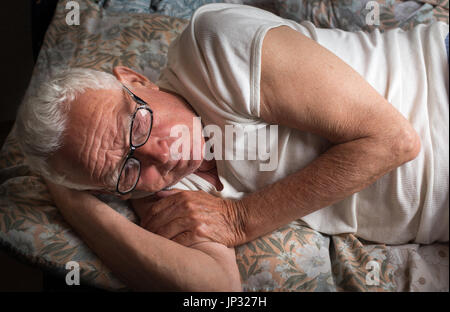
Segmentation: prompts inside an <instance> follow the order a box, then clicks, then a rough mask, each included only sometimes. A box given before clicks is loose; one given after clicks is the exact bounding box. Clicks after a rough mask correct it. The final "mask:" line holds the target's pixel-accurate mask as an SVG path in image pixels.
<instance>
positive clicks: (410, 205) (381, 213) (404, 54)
mask: <svg viewBox="0 0 450 312" xmlns="http://www.w3.org/2000/svg"><path fill="white" fill-rule="evenodd" d="M281 25H286V26H289V27H291V28H292V29H294V30H296V31H299V32H301V33H302V34H303V35H306V36H308V37H309V38H311V39H313V40H315V41H316V42H318V43H319V44H320V45H322V46H323V47H325V48H327V49H329V50H330V51H331V52H333V53H334V54H335V55H337V56H338V57H340V58H341V59H342V60H343V61H344V62H346V63H347V64H348V65H350V66H351V67H352V68H353V69H355V70H356V71H357V72H358V73H359V74H361V75H362V76H363V77H364V78H365V79H366V80H367V82H368V83H369V84H371V85H372V86H373V87H374V88H375V89H376V90H377V91H378V92H379V93H380V94H381V95H383V96H384V97H385V98H386V99H387V100H388V101H389V102H390V103H392V105H394V106H395V107H396V108H397V109H398V110H399V111H400V112H401V113H402V114H403V115H404V116H405V117H406V118H407V119H408V120H409V121H410V122H411V124H412V125H413V127H414V128H415V129H416V131H417V132H418V133H419V135H420V137H421V143H422V149H421V152H420V154H419V155H418V157H417V158H416V159H414V160H413V161H411V162H408V163H406V164H404V165H403V166H401V167H399V168H397V169H395V170H394V171H392V172H391V173H389V174H387V175H385V176H384V177H382V178H380V179H379V180H377V181H376V182H375V183H374V184H372V185H371V186H369V187H367V188H366V189H364V190H362V191H360V192H358V193H356V194H354V195H352V196H349V197H348V198H346V199H344V200H342V201H340V202H338V203H335V204H334V205H332V206H329V207H325V208H323V209H320V210H319V211H316V212H314V213H312V214H310V215H308V216H305V217H303V218H302V220H303V221H304V222H306V223H307V224H308V225H309V226H310V227H311V228H313V229H315V230H317V231H320V232H322V233H326V234H340V233H355V234H356V235H357V236H359V237H361V238H363V239H366V240H369V241H374V242H381V243H387V244H402V243H407V242H412V241H414V242H417V243H431V242H433V241H448V236H449V234H448V233H449V232H448V229H449V214H448V210H449V175H448V172H449V168H448V163H449V143H448V139H449V100H448V79H449V78H448V63H447V52H446V48H445V43H444V40H445V37H446V35H447V33H448V26H447V25H446V24H445V23H435V24H432V25H430V26H426V25H419V26H417V27H415V28H414V29H413V30H412V31H408V32H406V31H403V30H400V29H394V30H390V31H386V32H385V33H380V32H379V31H378V30H375V31H374V32H372V33H370V34H368V33H364V32H355V33H351V32H345V31H342V30H338V29H332V30H330V29H319V28H316V27H315V26H314V25H313V24H312V23H310V22H307V21H305V22H302V23H301V24H298V23H296V22H293V21H290V20H286V19H283V18H280V17H279V16H276V15H274V14H272V13H270V12H267V11H263V10H260V9H257V8H254V7H250V6H241V5H233V4H210V5H205V6H203V7H201V8H199V9H198V10H197V11H196V12H195V14H194V15H193V17H192V19H191V22H190V24H189V25H188V26H187V28H186V29H185V30H184V31H183V33H182V34H181V35H180V36H179V37H178V38H177V39H175V41H174V42H173V43H172V45H171V46H170V49H169V54H168V64H167V67H166V68H165V69H164V70H163V72H162V74H161V77H160V80H159V81H158V85H159V86H160V87H162V88H166V89H169V90H171V91H174V92H176V93H178V94H180V95H182V96H183V97H184V98H185V99H186V100H187V101H188V102H189V104H190V105H191V106H192V107H193V108H194V110H195V111H196V112H197V114H198V115H199V116H201V120H202V123H203V125H204V126H207V125H217V126H219V127H220V129H221V130H222V131H223V134H225V125H235V126H241V127H242V126H246V128H245V129H246V131H247V133H250V134H251V133H252V132H253V134H255V133H257V131H258V129H260V130H261V129H268V128H269V125H268V124H267V123H265V122H264V121H262V120H261V119H260V116H259V95H260V90H259V83H260V70H261V47H262V42H263V38H264V36H265V34H266V33H267V31H268V30H270V29H271V28H274V27H277V26H281ZM317 66H320V64H317ZM269 133H270V131H269V130H268V132H267V138H266V139H267V142H270V151H271V154H270V157H271V159H275V158H276V157H277V158H278V163H276V168H275V170H271V171H261V170H260V169H261V166H262V165H264V164H265V165H266V166H267V165H269V163H268V161H262V160H249V158H250V157H248V156H246V157H245V159H244V160H224V158H225V157H222V160H217V162H216V163H217V170H218V174H219V178H220V181H221V182H222V184H223V185H224V188H223V190H222V191H220V192H219V191H217V190H216V189H215V188H214V187H213V186H212V185H211V184H210V183H208V182H207V181H206V180H204V179H202V178H200V177H198V176H197V175H195V174H192V175H190V176H188V177H185V178H184V179H183V180H182V181H180V182H179V183H178V184H177V185H175V187H176V188H181V189H190V190H204V191H206V192H209V193H212V194H215V195H217V196H221V197H223V198H234V199H239V198H241V197H243V196H245V194H248V193H252V192H254V191H256V190H258V189H260V188H262V187H264V186H266V185H268V184H272V183H274V182H276V181H278V180H280V179H282V178H284V177H286V176H287V175H289V174H290V173H293V172H296V171H298V170H299V169H301V168H303V167H305V166H307V165H308V164H309V163H310V162H311V161H312V160H314V159H315V158H316V157H318V156H319V155H320V154H321V153H322V152H324V151H325V150H326V149H327V148H328V147H329V146H330V144H329V142H328V141H327V140H325V139H324V138H321V137H318V136H316V135H313V134H311V133H306V132H301V131H298V130H296V129H291V128H287V127H283V126H279V127H278V136H277V140H276V139H274V138H271V139H270V136H269ZM246 142H248V141H245V138H244V137H243V136H239V137H237V138H236V143H237V144H236V150H241V151H245V152H246V153H247V152H248V151H254V149H255V146H251V144H250V145H248V144H246ZM224 150H225V147H224ZM244 155H247V154H244ZM234 159H236V157H235V158H234ZM273 209H277V208H276V207H273Z"/></svg>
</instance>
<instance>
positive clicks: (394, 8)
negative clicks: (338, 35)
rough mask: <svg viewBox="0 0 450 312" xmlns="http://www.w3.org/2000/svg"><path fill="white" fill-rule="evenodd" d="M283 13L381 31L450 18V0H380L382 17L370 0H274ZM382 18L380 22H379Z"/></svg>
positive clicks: (332, 25)
mask: <svg viewBox="0 0 450 312" xmlns="http://www.w3.org/2000/svg"><path fill="white" fill-rule="evenodd" d="M275 1H276V7H277V10H278V13H279V15H280V16H281V17H284V18H289V19H292V20H295V21H297V22H301V21H304V20H309V21H312V22H313V23H314V24H315V25H316V26H319V27H322V28H340V29H343V30H347V31H358V30H363V31H372V30H374V29H380V31H383V30H386V29H391V28H395V27H400V28H402V29H405V30H407V29H411V28H412V27H414V26H416V25H417V24H421V23H430V22H432V21H444V22H446V23H448V19H449V1H448V0H419V1H402V0H377V1H376V2H377V3H378V6H377V9H378V13H379V21H377V19H376V18H375V16H374V15H370V14H369V13H375V12H376V11H375V6H374V5H373V2H374V1H370V0H275ZM378 22H379V23H378Z"/></svg>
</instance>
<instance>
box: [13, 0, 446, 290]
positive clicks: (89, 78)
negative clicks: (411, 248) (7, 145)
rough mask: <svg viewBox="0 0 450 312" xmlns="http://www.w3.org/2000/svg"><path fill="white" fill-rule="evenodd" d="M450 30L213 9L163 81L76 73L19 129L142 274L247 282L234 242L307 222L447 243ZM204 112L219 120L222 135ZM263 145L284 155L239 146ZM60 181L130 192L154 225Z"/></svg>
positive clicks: (381, 237)
mask: <svg viewBox="0 0 450 312" xmlns="http://www.w3.org/2000/svg"><path fill="white" fill-rule="evenodd" d="M447 33H448V28H447V26H446V25H444V24H440V23H438V24H434V25H431V26H423V25H422V26H419V27H416V28H415V29H414V30H413V31H411V32H404V31H401V30H399V29H397V30H393V31H390V32H387V33H385V34H380V33H379V32H374V33H372V34H364V33H347V32H343V31H339V30H321V29H317V28H315V27H314V26H313V25H312V24H311V23H307V22H306V23H302V24H297V23H294V22H292V21H288V20H284V19H281V18H279V17H277V16H275V15H273V14H271V13H268V12H265V11H262V10H258V9H255V8H251V7H247V6H237V5H225V4H215V5H207V6H204V7H202V8H200V9H199V10H197V11H196V13H195V14H194V16H193V17H192V20H191V22H190V24H189V26H188V27H187V28H186V30H185V31H184V32H183V33H182V34H181V35H180V36H179V37H178V38H177V39H176V40H175V42H174V43H173V44H172V46H171V48H170V50H169V60H168V65H167V67H166V69H165V70H164V71H163V73H162V76H161V78H160V81H158V83H157V84H154V83H152V82H151V81H149V80H148V79H147V78H146V77H144V76H142V75H141V74H139V73H137V72H135V71H133V70H131V69H129V68H126V67H116V68H114V70H113V75H109V74H106V73H101V72H96V71H91V70H87V69H73V70H71V71H68V72H64V73H62V74H61V75H59V76H58V77H56V78H55V79H53V80H52V81H50V82H49V83H47V84H46V85H45V86H43V87H42V88H41V90H40V94H39V95H38V96H37V97H36V98H33V99H31V100H30V101H26V102H25V103H24V105H23V106H22V108H21V110H20V113H19V118H18V131H19V135H20V137H21V138H22V146H23V149H24V153H25V154H26V156H27V160H28V161H29V163H30V166H32V167H33V168H35V169H36V170H37V171H38V172H40V173H41V174H42V175H43V176H44V177H45V178H46V179H47V181H48V184H49V187H50V190H51V193H52V196H53V197H54V199H55V202H56V204H57V206H58V207H59V209H60V210H61V212H62V214H63V215H64V216H65V217H66V218H67V220H68V221H69V222H70V223H71V224H72V225H73V226H74V227H75V229H76V230H77V231H78V232H79V233H80V235H81V236H82V237H83V238H84V239H85V241H86V242H87V244H88V245H89V246H90V247H91V248H92V249H93V250H94V251H95V252H96V253H97V254H98V255H99V256H100V257H101V258H102V259H103V260H104V261H105V263H106V264H107V265H108V266H110V268H111V269H112V270H113V271H114V272H115V273H116V274H117V275H118V276H119V277H121V278H123V280H124V281H125V282H126V283H128V284H129V285H131V286H132V287H135V288H138V289H155V288H159V289H188V290H214V289H216V290H223V289H232V290H237V289H240V280H239V274H238V271H237V269H236V264H235V258H234V253H233V248H232V247H233V246H236V245H239V244H242V243H245V242H247V241H250V240H253V239H255V238H257V237H259V236H261V235H263V234H265V233H268V232H270V231H273V230H275V229H276V228H278V227H280V226H282V225H284V224H286V223H289V222H290V221H292V220H296V219H300V218H301V219H302V220H303V221H304V222H305V223H306V224H308V225H309V226H310V227H312V228H313V229H316V230H318V231H321V232H323V233H327V234H338V233H348V232H351V233H355V234H356V235H358V236H359V237H362V238H364V239H367V240H371V241H378V242H383V243H407V242H409V241H415V242H418V243H431V242H433V241H448V144H447V142H448V63H447V59H448V54H447V53H446V50H445V44H444V39H445V36H446V35H447ZM363 77H364V78H363ZM197 117H201V119H199V118H197ZM200 122H201V126H203V127H204V128H203V130H206V129H207V128H208V127H210V128H209V129H210V130H211V129H213V130H214V129H215V130H221V131H219V132H218V131H215V132H214V131H210V132H214V135H212V136H211V135H210V136H209V137H208V136H207V137H208V138H209V141H208V140H207V139H205V136H203V135H202V133H201V131H198V129H200V128H201V126H200ZM269 125H276V126H277V127H276V128H271V127H269ZM228 126H233V127H235V128H245V129H246V132H245V135H233V136H232V137H233V139H235V140H236V142H235V143H236V145H235V146H233V145H227V144H228V143H227V142H223V140H219V138H218V137H219V136H220V135H219V134H223V133H225V134H226V133H227V127H228ZM211 127H212V128H211ZM214 127H215V128H214ZM174 129H178V130H180V129H181V130H183V129H184V130H183V131H181V132H180V131H178V132H177V131H174ZM261 129H263V130H266V129H267V130H269V132H270V135H266V136H264V137H263V139H260V137H259V136H260V135H262V133H264V132H265V131H260V130H261ZM204 132H205V134H207V133H206V132H207V131H204ZM174 133H178V134H180V133H181V134H182V135H181V136H180V135H174ZM236 133H239V132H238V131H236V132H235V134H236ZM274 133H275V134H276V135H273V134H274ZM183 134H187V135H183ZM235 136H236V138H235ZM36 138H39V140H36ZM251 138H253V139H251ZM255 138H257V141H258V144H256V143H255V142H251V141H252V140H253V141H254V140H255ZM229 139H230V138H227V137H226V135H225V139H224V140H225V141H227V140H229ZM212 141H214V142H215V144H210V143H211V142H212ZM267 144H268V146H267ZM260 145H261V146H262V147H264V148H269V150H270V156H271V157H272V156H273V157H276V163H275V164H276V166H266V167H262V166H261V165H264V164H266V165H267V161H268V160H267V159H261V158H258V157H257V158H256V159H254V158H252V159H233V158H231V159H230V158H227V157H226V155H227V153H228V152H230V149H231V150H232V152H239V151H240V152H243V153H242V155H249V154H251V152H252V151H253V152H254V151H255V149H259V148H260ZM230 146H231V147H230ZM196 147H197V148H196ZM198 148H200V149H201V150H203V151H206V152H208V151H210V152H211V153H214V155H215V158H214V159H210V158H208V157H205V155H206V154H207V153H198ZM211 148H213V149H214V151H211V150H210V149H211ZM186 149H187V150H186ZM218 150H219V152H218ZM181 154H183V155H184V156H185V157H179V156H180V155H181ZM231 154H233V153H231ZM223 155H225V157H221V156H223ZM258 155H260V154H258ZM247 158H249V157H247ZM271 161H272V160H271V159H269V163H270V162H271ZM262 168H265V169H262ZM62 186H66V187H68V188H71V189H77V190H90V191H94V190H96V191H99V192H107V193H115V194H118V195H120V196H122V198H124V199H130V198H131V203H132V206H133V208H134V209H135V211H136V213H137V214H138V216H139V217H140V220H141V223H140V225H141V227H139V226H137V225H135V224H133V223H131V222H129V221H128V220H126V219H125V218H122V217H120V216H119V215H118V214H117V213H115V212H114V211H113V210H112V209H111V208H109V207H108V206H107V205H106V204H104V203H102V202H100V201H99V200H98V199H97V198H96V197H94V196H92V195H90V194H89V192H78V191H73V190H69V189H67V188H65V187H62Z"/></svg>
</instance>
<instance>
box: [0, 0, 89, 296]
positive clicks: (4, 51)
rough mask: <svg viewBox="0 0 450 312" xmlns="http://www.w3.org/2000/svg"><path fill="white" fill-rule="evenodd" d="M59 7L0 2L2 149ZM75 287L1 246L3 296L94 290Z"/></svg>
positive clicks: (48, 0)
mask: <svg viewBox="0 0 450 312" xmlns="http://www.w3.org/2000/svg"><path fill="white" fill-rule="evenodd" d="M56 3H57V0H53V1H52V0H8V1H0V35H1V37H0V38H1V39H2V40H1V48H0V66H1V69H0V73H1V75H0V145H1V146H2V145H3V142H4V139H5V138H6V136H7V135H8V134H9V132H10V130H11V127H12V125H13V124H14V120H15V116H16V112H17V108H18V107H19V105H20V103H21V101H22V98H23V96H24V94H25V91H26V89H27V87H28V84H29V82H30V78H31V74H32V71H33V66H34V64H35V62H36V59H37V56H38V53H39V49H40V46H41V44H42V41H43V38H44V35H45V31H46V29H47V27H48V25H49V23H50V21H51V18H52V17H53V12H54V9H55V7H56ZM72 287H74V286H72ZM76 287H77V289H70V288H69V286H67V285H66V284H65V280H64V278H56V277H54V276H52V275H50V274H49V273H48V272H43V271H41V270H40V269H39V268H37V267H35V266H31V265H29V264H28V263H26V262H25V261H23V260H22V259H19V258H17V257H15V256H13V254H11V253H10V251H9V250H7V249H6V248H5V247H4V246H1V245H0V292H2V291H43V290H44V291H59V290H63V291H66V290H76V291H80V290H93V289H90V288H89V287H81V286H76Z"/></svg>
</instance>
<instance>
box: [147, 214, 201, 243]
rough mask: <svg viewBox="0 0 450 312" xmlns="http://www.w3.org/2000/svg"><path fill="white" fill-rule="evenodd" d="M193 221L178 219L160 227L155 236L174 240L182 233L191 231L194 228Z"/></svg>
mask: <svg viewBox="0 0 450 312" xmlns="http://www.w3.org/2000/svg"><path fill="white" fill-rule="evenodd" d="M192 221H193V220H192V219H189V218H176V219H174V220H172V221H171V222H169V223H167V224H166V225H164V226H162V227H160V228H159V229H158V230H157V231H156V232H154V233H155V234H158V235H161V236H163V237H165V238H168V239H172V238H174V237H175V236H177V235H178V234H180V233H183V232H185V231H190V230H192V228H193V222H192Z"/></svg>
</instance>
